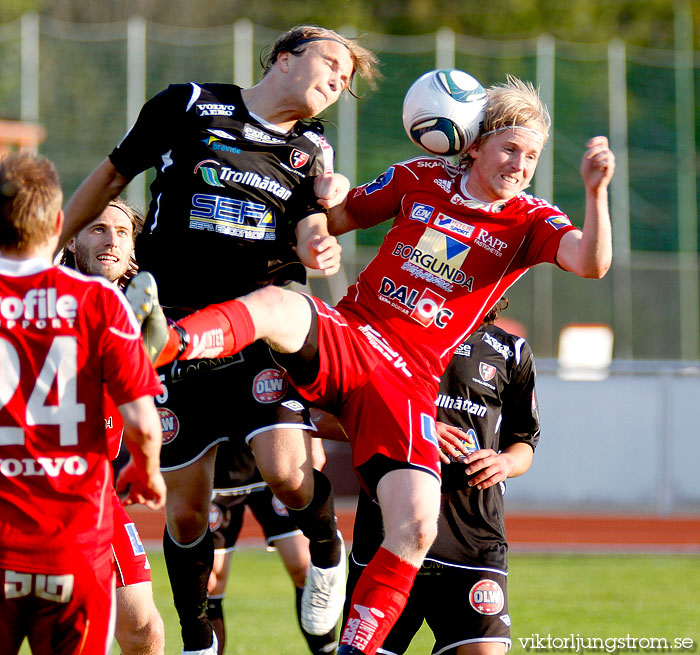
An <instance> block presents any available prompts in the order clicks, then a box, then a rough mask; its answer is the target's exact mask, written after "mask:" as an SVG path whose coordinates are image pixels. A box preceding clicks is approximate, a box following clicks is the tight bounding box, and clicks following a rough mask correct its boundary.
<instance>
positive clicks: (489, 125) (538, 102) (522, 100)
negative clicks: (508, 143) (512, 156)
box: [460, 75, 552, 166]
mask: <svg viewBox="0 0 700 655" xmlns="http://www.w3.org/2000/svg"><path fill="white" fill-rule="evenodd" d="M551 125H552V120H551V118H550V116H549V110H548V109H547V106H546V105H545V104H544V102H543V101H542V98H541V97H540V92H539V89H536V88H535V86H534V85H533V84H532V82H523V81H522V80H520V79H518V78H517V77H514V76H513V75H508V77H507V78H506V82H503V83H499V84H494V85H493V86H490V87H489V88H488V89H486V110H485V115H484V120H483V122H482V123H481V129H480V130H479V136H478V137H477V138H476V140H475V141H474V143H473V144H472V146H471V147H477V148H478V147H479V146H481V145H482V144H484V143H485V142H486V141H487V140H488V139H489V137H490V136H491V135H492V134H494V133H497V132H501V131H503V130H507V129H513V128H521V129H523V128H524V129H528V130H531V131H533V132H536V133H537V134H539V135H540V136H541V137H542V145H544V144H545V143H546V142H547V139H548V138H549V130H550V128H551ZM472 161H473V160H472V158H471V156H470V155H469V153H466V154H465V155H462V158H461V160H460V163H462V164H466V165H467V166H471V163H472Z"/></svg>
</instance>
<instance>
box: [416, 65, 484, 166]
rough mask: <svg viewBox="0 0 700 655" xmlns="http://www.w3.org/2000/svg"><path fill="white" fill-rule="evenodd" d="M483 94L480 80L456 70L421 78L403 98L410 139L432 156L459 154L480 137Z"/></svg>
mask: <svg viewBox="0 0 700 655" xmlns="http://www.w3.org/2000/svg"><path fill="white" fill-rule="evenodd" d="M485 106H486V92H485V91H484V88H483V87H482V86H481V84H480V83H479V81H478V80H477V79H475V78H473V77H472V76H471V75H469V74H468V73H465V72H464V71H461V70H456V69H440V70H434V71H430V72H429V73H425V74H424V75H421V76H420V77H419V78H418V79H417V80H416V81H415V82H414V83H413V84H412V85H411V88H410V89H409V90H408V91H407V93H406V96H405V97H404V99H403V126H404V128H405V129H406V134H408V137H409V139H411V141H413V143H415V144H416V145H417V146H418V147H419V148H422V149H423V150H425V151H426V152H429V153H430V154H431V155H445V156H451V155H459V154H461V153H463V152H465V151H466V150H467V148H469V146H470V145H471V144H472V143H473V142H474V140H475V139H476V137H477V135H478V134H479V126H480V124H481V121H482V120H483V118H484V107H485Z"/></svg>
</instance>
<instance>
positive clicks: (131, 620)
mask: <svg viewBox="0 0 700 655" xmlns="http://www.w3.org/2000/svg"><path fill="white" fill-rule="evenodd" d="M115 636H116V639H117V642H118V643H119V647H120V648H121V652H122V654H123V655H163V652H164V649H165V629H164V627H163V619H162V618H161V616H160V614H159V613H158V610H157V609H156V606H155V603H154V602H153V585H152V584H151V583H149V582H142V583H139V584H135V585H129V586H127V587H119V588H117V624H116V629H115Z"/></svg>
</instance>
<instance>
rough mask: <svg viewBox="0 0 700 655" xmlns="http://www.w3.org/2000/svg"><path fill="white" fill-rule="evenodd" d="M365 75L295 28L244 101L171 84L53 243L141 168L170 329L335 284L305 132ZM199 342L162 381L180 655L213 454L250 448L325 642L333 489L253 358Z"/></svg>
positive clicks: (336, 547)
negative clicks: (292, 528) (296, 286)
mask: <svg viewBox="0 0 700 655" xmlns="http://www.w3.org/2000/svg"><path fill="white" fill-rule="evenodd" d="M375 63H376V59H375V57H374V55H372V54H371V53H370V52H368V51H367V50H365V49H364V48H362V47H361V46H359V45H358V44H357V43H356V42H355V41H353V40H350V39H346V38H344V37H342V36H340V35H339V34H337V33H335V32H333V31H331V30H326V29H324V28H320V27H317V26H309V25H307V26H299V27H295V28H293V29H292V30H290V31H289V32H287V33H285V34H283V35H282V36H281V37H280V38H279V39H278V40H277V41H276V42H275V44H274V45H273V47H272V49H271V52H270V54H269V55H268V56H267V57H266V59H265V61H264V62H263V64H264V68H265V72H264V75H263V78H262V80H261V81H260V82H259V83H258V84H256V85H255V86H253V87H251V88H248V89H241V88H239V87H237V86H235V85H232V84H197V83H194V82H191V83H189V84H174V85H171V86H170V87H168V88H167V89H166V90H165V91H163V92H161V93H159V94H158V95H156V96H155V97H154V98H152V99H151V100H149V101H148V102H147V103H146V104H145V105H144V106H143V108H142V110H141V113H140V115H139V117H138V120H137V121H136V123H135V125H134V126H133V127H132V128H131V129H130V130H129V132H128V133H127V135H126V136H125V137H124V139H123V140H122V141H121V143H120V144H119V145H118V146H117V147H116V148H115V149H114V150H113V151H112V153H111V154H110V155H109V157H108V158H107V159H105V160H104V161H103V162H102V163H101V164H100V165H98V167H97V168H96V169H95V170H94V171H93V172H92V173H91V175H90V176H89V177H88V178H87V179H86V180H85V181H84V182H83V183H82V184H81V185H80V187H79V188H78V190H77V191H76V192H75V194H74V195H73V197H72V198H71V200H70V201H69V203H68V205H67V206H66V226H65V228H64V234H63V239H62V241H63V242H65V241H66V240H67V239H68V238H70V236H72V235H73V234H75V233H76V232H77V231H79V230H80V229H81V228H82V227H83V226H84V225H85V224H86V223H88V222H89V221H90V220H92V219H93V218H94V217H95V216H97V215H98V214H100V212H101V211H102V210H103V209H104V207H105V206H106V204H107V202H108V201H109V200H111V199H112V198H114V197H115V196H117V195H118V194H119V193H120V192H121V191H122V189H123V188H124V187H125V186H126V185H127V184H128V183H129V181H130V180H131V179H132V178H133V177H134V176H136V175H137V174H138V173H140V172H142V171H144V170H146V169H148V168H151V167H153V168H155V170H156V177H155V181H154V182H153V184H152V186H151V193H152V200H151V203H150V207H149V211H148V216H147V219H146V224H145V227H144V230H143V232H142V233H141V235H140V236H139V238H138V240H137V242H136V257H137V259H138V261H139V264H140V267H141V268H142V270H147V271H151V272H152V273H153V275H154V276H155V278H156V280H157V283H158V288H159V289H160V303H161V304H162V306H163V311H164V312H165V314H166V315H167V316H168V318H169V319H178V318H181V317H183V316H185V315H187V314H189V313H191V312H193V311H195V310H197V309H199V308H202V307H205V306H206V305H208V304H209V303H212V302H213V303H216V302H221V301H224V300H229V299H230V298H232V297H236V296H240V295H243V294H247V293H249V292H251V291H253V290H254V289H256V288H259V287H263V286H266V285H273V284H274V285H280V286H281V285H284V284H286V283H288V282H290V281H294V280H295V281H303V280H304V279H305V270H304V266H303V265H306V266H308V267H310V268H315V269H318V270H320V271H322V272H323V274H325V275H331V274H333V273H335V272H337V271H338V270H339V266H340V250H341V249H340V245H339V244H338V242H337V240H336V239H335V237H331V236H329V234H328V229H327V224H326V215H325V210H324V207H326V206H328V204H329V203H332V201H333V200H334V198H335V196H336V195H338V194H341V193H344V192H345V191H347V189H342V190H339V189H337V188H335V186H334V184H335V182H334V177H333V176H332V175H331V173H332V171H333V150H332V148H331V147H330V145H329V144H328V142H327V141H326V140H325V139H324V137H323V135H322V131H323V130H322V126H321V124H320V123H319V122H317V121H316V122H315V121H312V120H311V119H313V118H314V117H316V116H318V115H319V114H320V113H322V112H323V111H325V110H326V109H327V108H328V107H330V106H331V105H332V104H333V103H335V102H336V101H337V100H338V99H339V97H340V95H341V93H342V92H343V91H344V90H347V89H349V87H350V85H351V83H352V79H353V76H354V75H355V73H356V72H359V73H360V74H361V75H362V76H363V77H365V79H367V81H368V82H370V83H371V82H372V80H373V77H374V75H375V73H374V67H375ZM317 196H318V199H317ZM146 279H147V276H146ZM127 295H128V293H127ZM137 317H138V313H137ZM208 337H210V338H208V339H207V340H206V342H204V343H201V344H197V345H198V346H199V353H200V357H201V359H198V360H193V361H190V362H184V363H183V365H180V364H179V363H177V364H175V365H174V366H172V365H171V366H167V367H163V368H161V369H159V373H160V374H161V379H162V381H163V384H164V388H165V390H166V391H165V394H164V395H163V396H162V397H161V398H160V414H161V419H162V421H163V428H164V429H163V432H164V444H163V449H162V452H161V465H162V467H163V472H164V475H165V479H166V483H167V485H168V498H167V504H166V523H167V527H166V531H165V535H164V540H163V548H164V554H165V559H166V564H167V567H168V572H169V577H170V583H171V587H172V589H173V597H174V601H175V607H176V609H177V611H178V614H179V618H180V624H181V628H182V638H183V644H184V652H185V653H204V654H205V655H209V654H210V653H212V654H213V653H216V643H215V642H216V638H215V635H213V632H212V629H211V626H210V624H209V623H208V621H207V616H206V595H207V580H208V578H209V572H210V570H211V565H212V558H213V542H212V537H211V533H210V531H209V528H208V517H209V500H210V494H211V490H212V484H213V477H214V461H215V458H216V450H217V449H216V445H217V444H218V443H219V442H221V441H225V440H227V439H242V438H245V439H246V441H247V442H249V443H250V445H251V447H252V449H253V451H254V453H255V457H256V462H257V465H258V468H259V469H260V471H261V473H262V474H263V477H264V478H265V480H266V481H267V482H268V484H269V485H270V488H271V490H272V491H273V493H274V494H275V495H276V496H277V497H278V498H279V499H280V500H281V501H282V502H283V503H284V504H285V505H286V506H287V507H288V508H289V509H290V514H291V515H292V516H293V518H294V521H295V522H296V523H297V525H298V526H299V528H300V529H301V530H302V532H303V533H304V534H305V535H306V536H307V537H308V538H309V540H310V542H311V545H310V551H311V562H312V565H311V566H310V568H309V574H308V576H307V581H306V585H305V592H304V596H303V602H302V620H303V621H304V627H305V629H306V630H307V631H308V632H310V633H311V634H318V635H322V634H326V633H327V632H328V631H329V630H330V629H332V628H333V627H334V626H335V624H336V622H337V619H338V618H339V616H340V613H341V610H342V603H343V591H344V577H345V575H344V573H345V557H344V552H343V542H342V537H341V536H340V535H339V533H338V532H337V528H336V524H335V517H334V510H333V498H332V491H331V485H330V483H329V481H328V479H327V478H326V477H325V476H324V475H323V474H322V473H320V472H318V471H314V470H313V468H312V466H311V463H310V458H309V456H308V452H309V444H308V439H309V437H308V434H306V433H305V432H304V430H313V429H314V427H313V424H312V422H310V420H309V415H308V411H307V408H306V407H305V406H304V404H303V403H302V402H301V401H300V399H299V398H298V397H297V396H296V394H295V392H293V391H292V390H291V389H288V388H287V386H286V384H285V382H284V380H283V379H282V378H281V376H280V373H279V371H278V368H277V366H276V364H275V363H274V361H273V360H272V358H271V356H270V354H269V349H268V347H267V346H266V345H265V344H263V343H256V344H253V345H251V346H250V347H249V348H247V349H246V350H245V351H244V352H243V353H241V354H240V355H236V356H235V357H228V358H223V359H215V358H216V353H217V352H218V351H217V348H216V346H217V337H218V335H217V334H216V331H213V332H212V334H210V335H208Z"/></svg>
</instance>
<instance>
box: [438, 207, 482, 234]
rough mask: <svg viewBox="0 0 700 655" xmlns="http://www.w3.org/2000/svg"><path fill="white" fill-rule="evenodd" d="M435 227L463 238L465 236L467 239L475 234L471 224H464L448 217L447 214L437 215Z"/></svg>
mask: <svg viewBox="0 0 700 655" xmlns="http://www.w3.org/2000/svg"><path fill="white" fill-rule="evenodd" d="M435 226H436V227H440V228H442V229H443V230H447V231H448V232H454V233H455V234H461V235H462V236H465V237H467V238H471V236H472V234H473V232H474V226H473V225H469V223H463V222H462V221H458V220H457V219H456V218H452V216H448V215H447V214H443V213H442V212H441V213H439V214H438V215H437V218H436V219H435Z"/></svg>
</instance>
